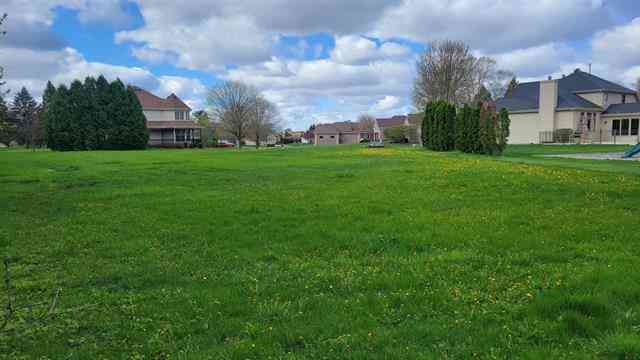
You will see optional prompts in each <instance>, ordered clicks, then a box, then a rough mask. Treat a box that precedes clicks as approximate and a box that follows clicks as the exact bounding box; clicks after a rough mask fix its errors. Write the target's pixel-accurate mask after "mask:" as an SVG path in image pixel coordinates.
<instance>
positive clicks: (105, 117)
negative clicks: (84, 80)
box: [93, 75, 113, 149]
mask: <svg viewBox="0 0 640 360" xmlns="http://www.w3.org/2000/svg"><path fill="white" fill-rule="evenodd" d="M94 96H95V101H94V106H95V107H96V111H95V115H94V116H95V118H94V120H93V123H94V127H95V137H96V139H95V143H96V146H97V148H98V149H109V148H110V146H109V141H110V139H109V133H110V130H109V129H111V126H112V125H113V121H112V120H113V119H112V118H111V116H110V113H109V111H110V107H109V104H110V103H111V89H110V85H109V82H108V81H107V79H105V77H104V76H102V75H100V76H99V77H98V79H97V80H96V89H95V93H94Z"/></svg>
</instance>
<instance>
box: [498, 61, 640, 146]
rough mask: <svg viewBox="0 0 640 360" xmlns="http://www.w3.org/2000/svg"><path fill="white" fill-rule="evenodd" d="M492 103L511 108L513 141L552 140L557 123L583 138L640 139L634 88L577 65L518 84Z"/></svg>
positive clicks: (639, 106)
mask: <svg viewBox="0 0 640 360" xmlns="http://www.w3.org/2000/svg"><path fill="white" fill-rule="evenodd" d="M496 107H497V109H501V108H506V109H507V110H509V114H510V118H511V127H510V131H511V135H510V137H509V142H510V143H512V144H530V143H541V142H554V141H555V140H556V137H555V136H554V134H556V133H557V132H558V130H561V129H562V130H566V131H573V132H574V134H576V137H579V138H580V139H581V141H583V142H614V141H615V142H617V143H629V144H635V143H638V142H640V133H639V130H640V102H639V99H638V94H637V93H636V92H635V91H633V90H631V89H628V88H626V87H624V86H622V85H619V84H616V83H614V82H611V81H608V80H605V79H602V78H600V77H597V76H595V75H592V74H589V73H586V72H583V71H581V70H580V69H576V71H574V72H573V73H572V74H570V75H568V76H563V77H562V78H560V79H549V80H545V81H536V82H528V83H522V84H519V85H518V86H516V87H515V88H514V89H513V90H512V91H511V92H510V93H508V94H507V95H506V96H505V97H504V98H502V99H499V100H498V101H497V102H496ZM566 131H565V133H566Z"/></svg>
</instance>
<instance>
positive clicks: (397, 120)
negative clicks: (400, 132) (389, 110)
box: [376, 115, 407, 128]
mask: <svg viewBox="0 0 640 360" xmlns="http://www.w3.org/2000/svg"><path fill="white" fill-rule="evenodd" d="M376 121H377V122H378V126H380V127H383V128H384V127H393V126H401V125H404V124H405V122H406V121H407V117H406V116H405V115H396V116H393V117H390V118H386V119H376Z"/></svg>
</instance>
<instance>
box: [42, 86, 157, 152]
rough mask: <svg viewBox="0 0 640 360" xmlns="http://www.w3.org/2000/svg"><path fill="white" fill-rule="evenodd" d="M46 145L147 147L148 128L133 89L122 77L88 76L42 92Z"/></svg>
mask: <svg viewBox="0 0 640 360" xmlns="http://www.w3.org/2000/svg"><path fill="white" fill-rule="evenodd" d="M43 111H44V112H43V119H44V121H45V124H46V137H47V145H48V146H49V148H51V149H53V150H61V151H70V150H108V149H113V150H128V149H144V148H146V146H147V143H148V141H149V132H148V130H147V127H146V119H145V116H144V114H143V112H142V107H141V105H140V102H139V101H138V99H137V97H136V94H135V92H134V91H133V89H131V88H128V87H126V86H125V85H124V84H123V83H122V82H121V81H120V80H115V81H113V82H111V83H109V82H108V81H107V80H106V79H105V78H104V77H103V76H100V77H98V79H97V80H96V79H94V78H92V77H87V78H86V79H85V81H84V83H82V82H80V81H79V80H76V81H74V82H73V83H71V86H70V87H69V88H67V87H66V86H65V85H61V86H60V87H58V88H57V89H56V88H55V87H54V86H53V85H52V84H51V83H48V84H47V88H46V90H45V92H44V95H43Z"/></svg>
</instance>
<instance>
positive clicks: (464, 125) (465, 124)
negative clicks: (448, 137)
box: [456, 104, 473, 153]
mask: <svg viewBox="0 0 640 360" xmlns="http://www.w3.org/2000/svg"><path fill="white" fill-rule="evenodd" d="M472 117H473V108H471V107H470V106H469V105H468V104H465V105H464V107H463V108H462V109H461V110H460V111H459V112H458V116H457V117H456V149H457V150H459V151H462V152H467V153H468V152H473V144H472V142H473V134H472V133H471V131H473V129H472V128H471V125H472Z"/></svg>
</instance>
